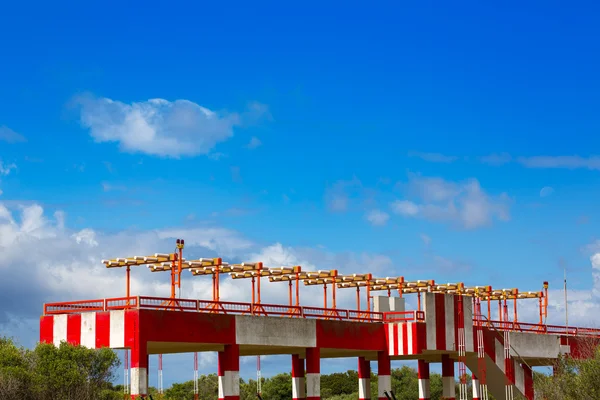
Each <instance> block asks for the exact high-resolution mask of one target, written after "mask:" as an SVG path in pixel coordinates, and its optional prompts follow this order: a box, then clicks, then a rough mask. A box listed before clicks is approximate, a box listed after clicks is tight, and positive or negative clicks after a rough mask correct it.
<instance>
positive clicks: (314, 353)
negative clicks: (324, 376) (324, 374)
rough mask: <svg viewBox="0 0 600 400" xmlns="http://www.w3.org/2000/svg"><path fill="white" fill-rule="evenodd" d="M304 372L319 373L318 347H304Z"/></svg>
mask: <svg viewBox="0 0 600 400" xmlns="http://www.w3.org/2000/svg"><path fill="white" fill-rule="evenodd" d="M306 373H307V374H320V373H321V349H319V348H318V347H309V348H307V349H306Z"/></svg>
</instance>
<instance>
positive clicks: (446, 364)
mask: <svg viewBox="0 0 600 400" xmlns="http://www.w3.org/2000/svg"><path fill="white" fill-rule="evenodd" d="M442 385H443V387H442V398H443V399H445V400H455V399H456V382H455V381H454V360H453V359H451V358H450V356H449V355H447V354H443V355H442Z"/></svg>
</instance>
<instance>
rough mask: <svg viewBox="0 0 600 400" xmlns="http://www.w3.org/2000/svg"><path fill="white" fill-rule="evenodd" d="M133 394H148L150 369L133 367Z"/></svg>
mask: <svg viewBox="0 0 600 400" xmlns="http://www.w3.org/2000/svg"><path fill="white" fill-rule="evenodd" d="M131 394H148V370H147V369H146V368H137V367H136V368H131Z"/></svg>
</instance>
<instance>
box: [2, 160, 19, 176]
mask: <svg viewBox="0 0 600 400" xmlns="http://www.w3.org/2000/svg"><path fill="white" fill-rule="evenodd" d="M15 169H17V165H16V164H15V163H11V164H4V163H3V162H2V160H0V176H7V175H9V174H10V171H12V170H15Z"/></svg>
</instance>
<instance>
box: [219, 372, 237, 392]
mask: <svg viewBox="0 0 600 400" xmlns="http://www.w3.org/2000/svg"><path fill="white" fill-rule="evenodd" d="M224 374H225V376H223V394H224V395H225V396H239V395H240V371H225V372H224Z"/></svg>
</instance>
